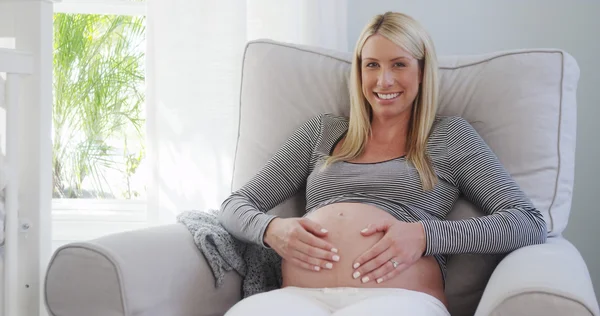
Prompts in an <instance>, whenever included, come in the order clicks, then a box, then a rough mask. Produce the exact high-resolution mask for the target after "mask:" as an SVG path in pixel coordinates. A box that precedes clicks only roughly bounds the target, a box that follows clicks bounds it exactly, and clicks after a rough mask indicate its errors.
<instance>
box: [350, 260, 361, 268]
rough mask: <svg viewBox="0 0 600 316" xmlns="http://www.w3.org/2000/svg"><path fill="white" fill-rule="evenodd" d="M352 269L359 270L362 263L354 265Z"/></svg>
mask: <svg viewBox="0 0 600 316" xmlns="http://www.w3.org/2000/svg"><path fill="white" fill-rule="evenodd" d="M352 267H353V268H354V269H358V267H360V263H358V262H357V263H355V264H354V265H353V266H352Z"/></svg>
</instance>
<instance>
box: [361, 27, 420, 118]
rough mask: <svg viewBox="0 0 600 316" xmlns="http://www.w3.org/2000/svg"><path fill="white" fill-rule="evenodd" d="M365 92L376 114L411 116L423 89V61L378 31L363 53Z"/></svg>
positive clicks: (362, 79) (365, 46)
mask: <svg viewBox="0 0 600 316" xmlns="http://www.w3.org/2000/svg"><path fill="white" fill-rule="evenodd" d="M361 81H362V92H363V94H364V96H365V98H366V99H367V101H368V102H369V104H370V105H371V109H372V110H373V115H374V116H379V117H388V118H389V117H397V116H406V117H410V113H411V110H412V105H413V101H414V100H415V98H416V96H417V94H418V92H419V83H420V82H421V69H420V66H419V61H418V60H417V59H415V58H414V57H412V56H411V54H409V53H408V52H407V51H406V50H404V49H402V48H401V47H400V46H398V45H396V44H394V43H393V42H392V41H390V40H388V39H387V38H385V37H383V36H381V35H379V34H375V35H373V36H371V37H369V38H368V39H367V41H366V42H365V44H364V46H363V48H362V52H361Z"/></svg>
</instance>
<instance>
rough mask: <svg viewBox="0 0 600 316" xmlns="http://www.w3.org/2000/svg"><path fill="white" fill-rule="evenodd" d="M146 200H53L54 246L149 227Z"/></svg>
mask: <svg viewBox="0 0 600 316" xmlns="http://www.w3.org/2000/svg"><path fill="white" fill-rule="evenodd" d="M148 226H149V225H148V220H147V212H146V201H144V200H141V201H140V200H95V199H53V200H52V248H53V250H55V249H56V248H58V247H59V246H61V245H64V244H66V243H70V242H75V241H83V240H90V239H95V238H99V237H101V236H104V235H108V234H114V233H119V232H124V231H129V230H136V229H142V228H146V227H148Z"/></svg>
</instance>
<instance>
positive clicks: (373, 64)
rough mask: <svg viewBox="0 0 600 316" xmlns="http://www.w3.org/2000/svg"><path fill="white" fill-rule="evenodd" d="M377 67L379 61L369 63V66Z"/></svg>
mask: <svg viewBox="0 0 600 316" xmlns="http://www.w3.org/2000/svg"><path fill="white" fill-rule="evenodd" d="M372 67H377V63H368V64H367V68H372Z"/></svg>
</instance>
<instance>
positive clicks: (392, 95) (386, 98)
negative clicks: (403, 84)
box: [377, 93, 400, 100]
mask: <svg viewBox="0 0 600 316" xmlns="http://www.w3.org/2000/svg"><path fill="white" fill-rule="evenodd" d="M399 95H400V93H392V94H383V93H377V96H378V97H379V98H380V99H384V100H388V99H393V98H395V97H397V96H399Z"/></svg>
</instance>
